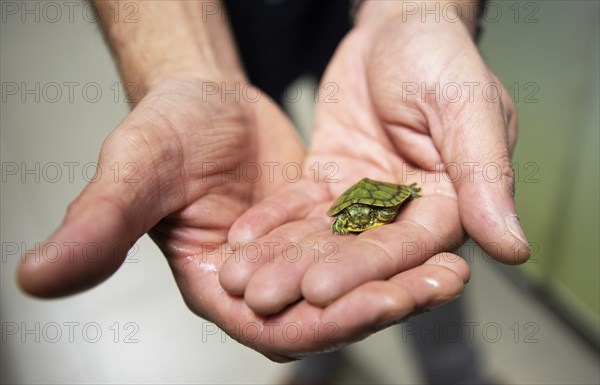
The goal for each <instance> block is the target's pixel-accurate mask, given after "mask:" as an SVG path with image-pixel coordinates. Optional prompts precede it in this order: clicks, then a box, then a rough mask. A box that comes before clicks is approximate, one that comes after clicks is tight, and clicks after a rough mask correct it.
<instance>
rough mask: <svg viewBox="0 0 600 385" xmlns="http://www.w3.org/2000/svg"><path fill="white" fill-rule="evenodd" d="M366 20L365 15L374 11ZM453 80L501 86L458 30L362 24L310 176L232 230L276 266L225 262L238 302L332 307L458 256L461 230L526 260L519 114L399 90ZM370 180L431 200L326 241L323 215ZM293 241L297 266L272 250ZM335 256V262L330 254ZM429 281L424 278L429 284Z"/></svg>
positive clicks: (493, 251)
mask: <svg viewBox="0 0 600 385" xmlns="http://www.w3.org/2000/svg"><path fill="white" fill-rule="evenodd" d="M383 3H385V6H388V5H389V3H388V2H366V4H364V5H363V7H367V6H369V7H374V6H378V4H383ZM365 11H366V12H367V13H366V16H364V17H366V18H368V17H370V16H369V12H372V11H373V10H372V9H367V10H365ZM379 14H381V13H379ZM390 15H392V16H396V17H402V16H400V15H398V14H395V15H394V14H393V13H390ZM457 52H458V53H459V54H458V53H457ZM448 82H456V83H458V84H465V83H467V84H471V83H469V82H477V84H479V85H480V86H481V85H485V84H489V83H490V82H493V84H495V85H497V87H501V86H500V85H499V83H498V82H497V79H496V78H495V77H494V76H493V75H492V74H491V72H489V70H488V69H487V67H486V66H485V64H484V63H483V61H482V59H481V58H480V56H479V54H478V53H477V50H476V47H475V45H474V44H473V43H472V41H471V37H470V35H469V32H468V30H467V28H465V26H464V25H463V24H461V23H454V24H452V23H446V24H444V23H441V24H439V23H438V24H433V25H431V24H428V23H421V20H420V19H418V18H417V17H412V18H408V17H407V19H406V22H404V23H400V22H398V21H397V20H394V18H393V17H391V16H390V18H388V19H387V20H383V21H382V20H381V19H380V18H379V19H377V22H374V23H373V22H371V21H370V20H366V21H364V22H363V23H362V24H361V23H360V19H359V25H358V26H357V27H356V28H355V29H354V30H353V31H352V32H351V33H350V34H349V35H348V36H347V37H346V38H345V39H344V41H343V42H342V44H341V45H340V47H339V48H338V50H337V52H336V54H335V56H334V58H333V59H332V61H331V62H330V65H329V66H328V69H327V72H326V74H325V77H324V79H323V81H322V84H323V85H325V86H326V85H334V86H337V87H338V88H339V92H338V93H337V94H336V95H335V96H334V97H335V99H337V102H336V103H326V102H325V101H323V100H321V102H320V103H319V104H318V106H317V111H316V117H315V128H314V135H313V144H312V146H311V150H310V152H309V154H308V157H307V159H306V162H305V166H304V170H303V171H304V175H303V176H304V178H303V179H302V180H301V181H299V182H298V183H296V184H294V185H292V186H289V187H288V189H287V190H286V191H285V192H284V193H282V194H280V195H279V196H278V197H270V198H268V199H267V200H266V201H265V202H263V203H261V204H259V205H257V206H255V207H253V208H251V209H250V210H249V211H248V212H247V213H246V214H244V216H242V217H241V218H240V219H239V220H238V222H237V223H236V224H234V226H233V227H232V230H231V232H230V235H229V238H230V241H231V242H239V243H240V244H243V243H245V242H249V241H253V240H254V243H255V244H257V245H259V246H260V247H261V255H263V256H268V257H264V258H262V259H260V260H257V259H256V258H244V255H238V257H237V258H232V259H230V260H228V261H227V262H226V264H225V265H224V267H223V269H222V270H221V273H220V280H221V283H222V284H223V287H225V288H226V289H227V290H228V291H229V292H230V293H233V294H237V295H242V294H243V295H244V297H245V299H246V302H247V303H248V304H249V305H250V307H252V308H253V309H254V310H255V311H257V312H260V313H262V314H272V313H275V312H277V311H279V310H281V309H283V308H285V307H286V306H288V305H289V304H291V303H294V302H295V301H297V300H299V299H300V298H305V299H306V300H307V301H308V302H310V303H313V304H316V305H319V306H325V305H328V304H330V303H332V302H333V303H335V301H336V300H339V299H340V298H343V296H344V295H345V294H346V293H348V292H353V290H354V291H358V290H360V287H361V286H360V285H364V284H365V283H366V282H369V281H373V280H386V279H388V278H390V277H393V276H394V274H397V273H399V272H401V271H406V270H407V269H410V268H412V267H414V266H417V265H419V264H421V263H422V262H423V261H425V260H427V258H430V257H432V256H433V255H435V254H436V253H438V252H441V251H448V250H454V249H456V248H458V246H460V244H462V242H463V241H464V239H465V236H466V234H465V231H464V230H463V226H464V228H465V230H466V231H467V233H468V235H470V236H471V237H472V238H473V239H474V240H475V241H476V242H478V243H479V245H480V246H481V247H482V248H483V249H484V250H485V251H487V252H488V253H489V254H490V255H492V256H494V257H495V258H497V259H498V260H499V261H501V262H504V263H521V262H523V261H525V260H526V258H527V256H528V249H527V245H526V243H524V242H525V241H524V236H523V235H522V232H521V231H520V230H519V228H514V227H511V226H514V225H515V224H516V221H515V218H516V216H515V215H516V214H515V207H514V202H513V198H512V188H513V179H512V169H511V164H510V155H511V153H512V149H513V147H514V143H515V140H516V117H515V111H514V107H513V105H512V103H511V101H510V99H509V98H506V93H505V92H504V93H503V96H504V97H503V98H502V99H501V100H500V101H496V102H495V103H491V102H489V101H488V100H485V99H484V98H483V97H481V95H480V97H475V98H474V99H473V100H471V99H470V98H467V99H465V98H462V99H460V100H458V101H456V103H450V102H448V101H447V100H440V99H435V98H434V97H433V96H431V95H430V97H428V98H425V99H424V100H421V99H420V94H418V95H406V93H407V92H406V90H405V89H403V85H406V84H410V85H413V84H417V85H418V86H419V87H423V88H425V89H427V90H431V89H434V86H435V84H438V88H439V84H440V83H441V84H447V83H448ZM476 127H477V128H478V129H477V130H475V128H476ZM479 127H481V128H479ZM450 164H451V165H454V164H456V165H459V170H458V171H461V174H457V173H456V169H454V170H453V169H452V168H450V167H448V168H444V167H443V165H446V167H447V166H448V165H450ZM490 164H491V165H494V166H497V168H498V169H499V170H501V174H500V175H501V178H500V179H499V180H498V181H494V183H491V182H490V181H489V180H487V179H486V178H485V174H482V169H484V168H485V167H486V165H490ZM327 165H333V166H334V168H335V169H337V170H338V172H337V173H336V175H334V178H336V180H337V181H338V182H339V183H323V182H324V181H323V180H322V179H323V178H318V179H321V180H320V182H321V183H315V182H314V181H313V177H314V176H315V170H318V169H319V168H323V167H325V170H323V169H321V176H323V173H324V171H331V170H332V168H329V170H327V168H328V166H327ZM440 166H442V167H440ZM326 175H327V174H326ZM329 176H331V175H329ZM364 176H368V177H371V178H374V179H381V180H385V181H390V182H397V183H411V182H417V183H419V184H420V185H421V186H422V188H423V191H422V193H423V197H422V198H420V199H417V200H415V201H413V202H411V203H409V205H408V206H407V207H406V208H404V209H401V212H400V214H399V216H398V218H397V219H396V221H395V222H394V223H393V224H390V225H387V226H383V227H380V228H376V229H372V230H369V231H367V232H365V233H363V234H361V235H359V236H357V237H354V236H345V237H339V236H333V235H331V234H330V231H329V229H328V224H329V223H330V221H331V220H330V219H326V218H325V217H324V215H325V212H326V210H327V208H328V206H329V205H330V204H331V202H332V201H333V200H334V199H335V198H336V197H337V196H339V195H340V194H341V193H342V192H343V191H344V190H345V189H346V188H348V187H349V186H350V185H351V184H353V183H355V182H356V181H357V180H358V179H360V178H362V177H364ZM330 181H331V180H330ZM286 223H287V224H286ZM278 226H281V227H279V228H277V227H278ZM517 226H518V225H517ZM273 229H275V230H273ZM257 238H258V239H257ZM290 242H296V243H299V244H300V246H301V247H300V250H301V251H302V253H301V257H300V258H298V257H294V258H290V257H289V256H286V255H285V253H286V250H285V249H284V248H283V247H280V248H279V249H274V250H271V249H268V246H269V245H272V244H277V245H285V244H287V243H290ZM332 245H333V246H332ZM315 246H316V248H319V247H320V248H321V250H320V254H315ZM327 247H329V250H324V249H325V248H327ZM332 249H333V250H334V251H335V256H333V257H330V258H327V257H325V256H324V255H326V254H327V252H329V253H331V251H332ZM327 262H333V263H327ZM408 271H410V270H408ZM421 279H422V280H423V281H427V277H426V276H422V277H421ZM409 291H410V289H409Z"/></svg>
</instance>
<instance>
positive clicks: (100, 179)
mask: <svg viewBox="0 0 600 385" xmlns="http://www.w3.org/2000/svg"><path fill="white" fill-rule="evenodd" d="M125 125H126V126H127V124H125ZM156 139H158V138H156ZM152 142H153V140H152V138H148V137H147V136H144V135H142V134H141V133H140V132H139V131H138V130H132V129H127V128H122V129H118V130H116V131H115V132H114V133H113V134H111V135H110V136H109V137H108V138H107V140H106V141H105V143H104V145H103V149H102V152H101V156H100V160H99V164H98V168H97V171H96V176H95V177H94V179H93V180H92V182H90V183H89V184H88V186H87V187H86V188H85V189H84V190H83V191H82V192H81V194H80V195H79V196H78V197H77V199H75V201H74V202H72V203H71V205H70V206H69V208H68V211H67V213H66V216H65V218H64V220H63V222H62V223H61V225H60V226H59V227H58V229H57V230H56V231H55V232H54V233H53V234H52V235H51V236H50V237H49V239H48V240H47V241H46V242H45V243H44V244H43V245H42V246H41V247H40V248H39V249H38V250H37V251H36V253H35V254H30V255H27V256H26V258H25V260H24V262H23V263H22V264H21V265H20V267H19V270H18V280H19V283H20V285H21V287H22V289H23V290H24V291H25V292H27V293H29V294H32V295H35V296H40V297H55V296H62V295H67V294H72V293H75V292H78V291H81V290H84V289H87V288H90V287H92V286H94V285H96V284H98V283H100V282H102V281H103V280H105V279H106V278H108V277H109V276H110V275H111V274H112V273H114V272H115V271H116V269H117V268H118V267H119V266H120V265H121V263H122V262H123V260H124V258H125V256H126V253H127V251H128V250H129V248H130V247H131V246H132V245H133V243H135V241H136V240H137V239H138V238H139V237H140V236H142V235H143V234H144V233H145V232H146V231H147V230H148V229H149V228H151V227H152V226H153V225H154V224H155V223H156V222H157V221H158V220H159V219H160V218H161V217H162V216H164V215H165V212H168V211H170V210H172V209H173V207H174V205H176V204H177V202H176V199H173V198H174V196H175V195H176V194H172V196H169V194H167V195H161V194H165V191H161V192H159V191H158V189H157V186H159V185H160V184H159V183H158V178H159V174H160V173H161V172H163V173H164V172H167V170H163V169H155V168H154V166H153V159H152V158H151V157H148V155H147V154H148V153H149V152H148V151H149V148H148V147H149V146H154V149H153V152H152V153H153V154H160V151H159V150H158V149H159V148H160V147H161V146H160V145H159V144H158V143H152ZM155 156H159V155H155ZM44 250H46V251H47V250H53V251H52V252H54V251H55V252H56V253H57V255H58V256H59V257H57V258H43V255H42V253H43V252H44Z"/></svg>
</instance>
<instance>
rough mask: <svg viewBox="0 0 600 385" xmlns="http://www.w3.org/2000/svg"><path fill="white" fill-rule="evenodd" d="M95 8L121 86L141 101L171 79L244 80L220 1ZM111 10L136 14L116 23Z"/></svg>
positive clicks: (99, 0)
mask: <svg viewBox="0 0 600 385" xmlns="http://www.w3.org/2000/svg"><path fill="white" fill-rule="evenodd" d="M94 2H95V4H96V6H97V7H98V12H99V16H100V20H101V24H102V27H103V30H104V33H105V36H106V39H107V41H108V42H109V44H110V46H111V49H112V51H113V54H114V56H115V59H116V60H117V64H118V66H119V70H120V72H121V76H122V78H123V80H124V81H125V82H134V83H135V84H136V85H137V86H138V88H139V90H140V91H141V93H142V95H143V94H145V93H146V92H147V91H148V89H150V88H151V87H152V86H153V85H155V84H157V83H160V82H162V81H165V80H170V79H178V78H190V77H193V78H198V79H219V78H229V79H231V78H239V77H242V76H243V75H242V70H241V66H240V64H239V60H238V58H237V54H236V49H235V44H234V43H233V39H232V37H231V34H230V31H229V26H228V24H227V20H226V17H225V16H224V8H223V7H222V6H221V4H220V2H219V1H214V0H213V1H173V0H167V1H159V0H152V1H143V0H142V1H131V0H118V1H114V0H111V1H105V0H95V1H94ZM132 5H134V6H135V7H134V8H133V7H132ZM115 7H121V9H124V8H125V7H128V8H129V9H135V13H134V14H131V15H130V16H131V17H129V18H128V19H127V20H125V19H119V18H118V17H115V14H116V13H115V12H114V10H115ZM122 13H123V12H122Z"/></svg>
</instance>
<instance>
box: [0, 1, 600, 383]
mask: <svg viewBox="0 0 600 385" xmlns="http://www.w3.org/2000/svg"><path fill="white" fill-rule="evenodd" d="M599 4H600V3H599V2H597V1H519V2H517V1H502V2H490V5H491V7H490V8H489V10H488V13H487V14H486V17H485V20H486V23H485V32H484V34H483V35H482V40H481V44H480V49H481V52H482V54H483V56H484V57H485V58H486V60H487V62H488V63H489V65H490V66H491V68H492V69H493V70H494V71H495V73H496V74H497V75H498V76H499V77H500V79H501V80H502V82H503V83H504V85H505V86H506V88H507V89H508V90H509V92H510V93H511V96H512V98H513V100H514V101H515V104H516V106H517V108H518V111H519V116H520V137H519V142H518V145H517V150H516V153H515V156H514V168H515V171H516V190H517V196H516V199H517V205H518V211H519V215H520V218H521V223H522V225H523V227H524V230H525V232H526V233H527V236H528V239H529V241H530V242H531V244H532V249H533V255H532V258H531V260H530V261H529V262H528V263H526V264H525V265H523V266H518V267H507V266H501V265H499V264H497V263H494V262H493V261H492V260H491V259H490V258H489V257H486V256H485V255H483V254H482V253H481V251H480V250H479V249H477V248H476V247H475V246H474V245H472V244H468V245H467V246H465V247H463V257H464V258H465V259H466V260H467V261H468V262H469V263H470V264H471V266H472V271H473V274H472V279H471V281H470V283H469V284H468V286H467V288H466V292H465V301H466V303H467V304H468V315H467V317H466V321H465V322H468V325H472V326H471V330H472V331H473V336H474V338H473V339H472V341H471V343H473V344H474V345H476V347H477V349H478V351H480V352H481V354H482V360H483V362H484V365H485V368H486V369H487V370H488V371H489V373H491V374H492V375H493V376H494V377H495V378H497V379H499V381H501V382H503V383H506V384H598V383H600V369H599V365H598V362H599V361H598V358H599V357H598V347H599V344H600V342H599V341H600V287H599V277H600V241H599V239H600V224H599V220H600V207H599V205H600V191H599V189H600V176H599V174H600V171H599V168H600V159H599V152H600V151H599V147H600V137H599V133H600V126H599V125H600V123H599V122H600V117H599V111H600V107H599V106H600V98H599V90H600V78H599V69H600V60H599V56H600V54H599V46H600V42H599V36H600V30H599V25H600V6H599ZM1 5H2V10H1V11H2V13H1V23H0V77H1V85H2V104H1V109H0V112H1V115H0V130H1V131H0V143H1V155H0V157H1V162H2V181H1V201H0V204H1V206H0V209H1V222H0V226H1V227H0V237H1V247H2V261H1V263H0V269H1V275H0V311H1V313H0V321H1V331H2V335H1V338H2V340H1V343H0V354H1V356H0V379H1V381H2V383H129V382H143V383H173V382H177V383H206V384H215V383H228V384H231V383H265V384H271V383H272V384H276V383H280V382H281V381H283V379H285V378H286V377H287V376H288V374H289V372H290V370H292V367H291V364H284V365H281V364H275V363H272V362H270V361H268V360H267V359H265V358H263V357H262V356H260V355H259V354H258V353H255V352H254V351H252V350H250V349H248V348H246V347H244V346H242V345H239V344H238V343H236V342H235V341H233V340H231V339H230V338H229V337H226V335H225V334H224V333H221V332H218V331H217V330H216V329H215V328H214V326H213V325H212V324H210V323H208V322H206V321H204V320H202V319H200V318H198V317H196V316H195V315H193V314H192V313H191V312H190V311H189V310H188V309H187V308H186V306H185V305H184V303H183V301H182V299H181V296H180V294H179V292H178V290H177V288H176V286H175V283H174V281H173V279H172V276H171V274H170V271H169V269H168V266H167V264H166V262H165V260H164V258H163V257H162V255H161V253H160V252H159V251H158V249H157V248H156V247H155V246H154V244H153V243H152V242H151V241H150V240H149V239H148V238H147V237H143V238H142V239H140V241H139V242H138V243H137V244H136V245H135V246H134V248H133V249H132V250H131V252H130V254H129V256H128V258H127V261H126V263H125V264H124V265H123V266H122V268H121V269H120V270H119V271H118V272H117V273H116V274H115V275H114V276H113V277H112V278H110V279H109V280H108V281H106V282H105V283H103V284H102V285H100V286H99V287H97V288H94V289H93V290H90V291H88V292H86V293H84V294H81V295H77V296H74V297H70V298H66V299H60V300H53V301H41V300H36V299H32V298H30V297H27V296H25V295H24V294H23V293H22V292H20V291H19V289H18V288H17V286H16V284H15V280H14V272H15V268H16V266H17V263H18V261H19V258H20V256H21V254H23V253H26V252H27V250H33V249H34V248H35V247H36V242H41V241H43V240H44V239H45V238H46V237H47V236H48V235H49V234H50V233H51V232H52V231H53V229H54V228H55V226H57V225H58V224H59V223H60V221H61V219H62V216H63V214H64V212H65V209H66V207H67V205H68V204H69V202H70V201H71V200H72V199H73V198H75V197H76V196H77V195H78V193H79V192H80V191H81V189H82V188H83V187H84V186H85V184H86V183H87V181H89V179H90V178H91V177H92V176H93V172H94V164H95V163H94V162H95V161H96V160H97V156H98V153H99V149H100V145H101V143H102V141H103V139H104V138H105V136H106V135H107V134H108V133H109V132H110V131H111V130H112V129H113V128H114V127H115V126H116V125H117V124H118V123H119V121H120V120H121V119H122V118H123V117H124V116H125V115H126V114H127V111H128V106H127V101H126V91H125V90H123V87H122V84H121V83H120V79H119V77H118V74H117V72H116V70H115V67H114V65H113V63H112V60H111V57H110V54H109V52H108V50H107V47H106V46H105V44H104V42H103V39H102V36H101V34H100V32H99V30H98V26H97V24H96V23H95V22H94V16H93V12H92V11H91V9H90V7H89V3H87V2H78V1H71V2H39V1H3V2H2V3H1ZM296 85H297V86H298V87H302V88H301V90H302V97H300V98H298V99H294V103H291V104H288V105H287V109H288V110H289V111H290V113H291V114H292V116H293V118H294V120H295V122H296V123H297V125H298V126H299V128H300V129H301V130H302V132H303V136H304V137H305V138H308V135H309V134H308V129H309V127H310V114H311V111H312V99H313V91H311V88H313V89H314V85H311V83H310V81H309V80H307V79H299V81H298V82H297V84H296ZM296 88H297V87H296ZM407 332H408V330H407V329H406V327H405V326H404V327H403V326H398V327H393V328H390V329H387V330H385V331H382V332H380V333H377V334H376V335H373V336H371V337H369V338H367V339H366V340H364V341H362V342H360V343H357V344H354V345H352V346H350V347H349V348H348V349H347V353H348V354H347V355H346V358H345V359H346V361H347V362H346V364H345V365H344V366H343V370H341V371H340V372H339V373H337V374H336V376H335V379H334V380H333V381H334V382H335V383H339V384H344V383H389V384H400V383H406V384H420V383H424V379H423V378H422V376H421V374H420V373H419V371H418V370H417V369H416V367H417V366H418V363H416V362H415V357H414V353H413V352H412V350H411V348H410V347H408V346H407V345H406V344H405V343H403V342H405V336H406V334H407Z"/></svg>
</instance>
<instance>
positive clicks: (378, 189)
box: [327, 178, 421, 217]
mask: <svg viewBox="0 0 600 385" xmlns="http://www.w3.org/2000/svg"><path fill="white" fill-rule="evenodd" d="M419 191H421V189H420V188H419V187H418V186H417V184H416V183H413V184H411V185H410V186H409V185H402V184H395V183H387V182H380V181H377V180H373V179H369V178H363V179H361V180H359V181H358V183H356V184H355V185H354V186H352V187H350V188H349V189H348V190H346V191H345V192H344V193H343V194H342V195H340V196H339V198H338V199H336V201H335V202H333V205H331V208H330V209H329V211H327V215H329V216H332V217H333V216H336V215H337V214H339V213H340V212H341V211H342V210H344V209H345V208H347V207H349V206H351V205H353V204H355V203H361V204H364V205H369V206H374V207H395V206H399V205H401V204H402V203H403V202H404V201H406V200H407V199H409V198H415V197H418V196H419Z"/></svg>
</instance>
